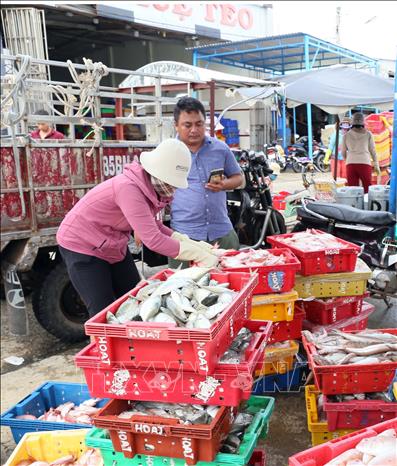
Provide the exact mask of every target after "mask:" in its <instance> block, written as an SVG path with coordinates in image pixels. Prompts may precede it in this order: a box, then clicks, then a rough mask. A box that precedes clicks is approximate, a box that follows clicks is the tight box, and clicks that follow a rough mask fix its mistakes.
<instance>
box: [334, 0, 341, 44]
mask: <svg viewBox="0 0 397 466" xmlns="http://www.w3.org/2000/svg"><path fill="white" fill-rule="evenodd" d="M341 10H342V7H340V6H337V7H336V26H335V32H336V43H337V44H338V45H340V18H341Z"/></svg>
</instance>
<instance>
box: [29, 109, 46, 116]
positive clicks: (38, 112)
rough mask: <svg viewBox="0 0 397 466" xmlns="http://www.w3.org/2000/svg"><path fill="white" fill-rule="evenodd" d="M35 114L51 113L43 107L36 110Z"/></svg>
mask: <svg viewBox="0 0 397 466" xmlns="http://www.w3.org/2000/svg"><path fill="white" fill-rule="evenodd" d="M33 115H49V113H48V112H47V110H44V108H41V109H40V110H36V111H35V112H34V114H33Z"/></svg>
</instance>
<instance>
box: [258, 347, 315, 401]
mask: <svg viewBox="0 0 397 466" xmlns="http://www.w3.org/2000/svg"><path fill="white" fill-rule="evenodd" d="M307 374H308V364H307V360H306V359H305V358H304V357H303V356H302V355H299V354H297V355H296V360H295V362H294V367H293V369H292V370H291V371H288V372H286V373H285V374H270V375H266V376H265V377H261V378H260V379H258V380H257V381H256V382H255V383H254V385H253V387H252V393H253V394H255V395H262V394H263V393H275V392H292V391H299V390H300V388H301V387H302V386H303V385H304V384H305V382H306V378H307Z"/></svg>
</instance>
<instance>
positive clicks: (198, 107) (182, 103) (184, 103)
mask: <svg viewBox="0 0 397 466" xmlns="http://www.w3.org/2000/svg"><path fill="white" fill-rule="evenodd" d="M181 112H187V113H190V112H200V113H201V114H202V115H203V117H204V118H205V108H204V105H203V104H202V103H201V102H200V101H199V100H197V99H195V98H193V97H181V98H180V99H179V100H178V102H177V103H176V105H175V108H174V120H175V122H178V120H179V115H180V114H181Z"/></svg>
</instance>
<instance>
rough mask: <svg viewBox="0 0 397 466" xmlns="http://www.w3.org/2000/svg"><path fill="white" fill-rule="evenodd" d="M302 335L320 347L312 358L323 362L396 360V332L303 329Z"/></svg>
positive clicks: (321, 364)
mask: <svg viewBox="0 0 397 466" xmlns="http://www.w3.org/2000/svg"><path fill="white" fill-rule="evenodd" d="M302 335H304V336H305V338H306V340H307V341H308V342H309V343H312V344H314V345H315V347H316V348H317V354H314V355H313V359H314V362H315V363H316V364H319V365H320V366H327V365H335V366H339V365H342V364H377V363H382V362H396V361H397V336H396V335H392V334H391V333H381V332H378V331H376V330H369V329H366V330H363V331H361V332H357V333H354V334H353V333H346V332H342V331H340V330H337V329H333V330H331V331H330V332H327V331H326V330H324V331H323V332H322V333H311V332H309V331H308V330H303V331H302Z"/></svg>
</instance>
